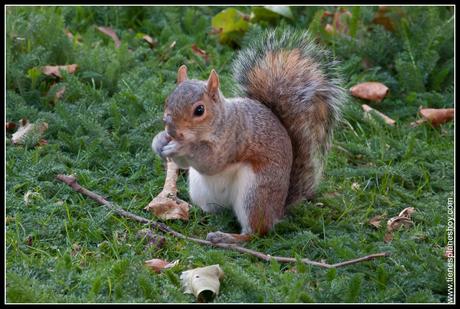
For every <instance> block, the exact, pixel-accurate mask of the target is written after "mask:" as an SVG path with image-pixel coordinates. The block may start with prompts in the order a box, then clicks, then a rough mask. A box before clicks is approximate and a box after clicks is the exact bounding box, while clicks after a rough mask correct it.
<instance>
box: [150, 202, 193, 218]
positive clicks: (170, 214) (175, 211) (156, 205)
mask: <svg viewBox="0 0 460 309" xmlns="http://www.w3.org/2000/svg"><path fill="white" fill-rule="evenodd" d="M189 208H190V205H189V204H188V203H187V202H184V201H182V200H179V199H177V198H175V199H171V198H170V197H162V196H158V197H157V198H155V200H153V201H152V202H150V204H149V205H148V206H147V207H146V209H147V210H149V211H151V212H152V213H153V214H154V215H155V216H157V217H158V218H160V219H161V220H171V219H180V220H185V221H188V212H189Z"/></svg>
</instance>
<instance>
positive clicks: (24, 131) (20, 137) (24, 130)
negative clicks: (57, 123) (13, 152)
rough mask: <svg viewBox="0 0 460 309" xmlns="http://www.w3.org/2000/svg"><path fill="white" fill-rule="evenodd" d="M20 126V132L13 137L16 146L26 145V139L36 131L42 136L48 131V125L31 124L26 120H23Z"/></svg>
mask: <svg viewBox="0 0 460 309" xmlns="http://www.w3.org/2000/svg"><path fill="white" fill-rule="evenodd" d="M19 123H20V126H19V128H18V130H17V131H16V132H15V133H14V134H13V136H12V137H11V142H12V143H13V144H15V145H18V144H22V143H24V139H25V138H26V137H27V135H28V134H30V133H31V132H33V131H34V130H38V132H39V133H40V134H43V133H44V132H45V131H46V130H47V129H48V124H47V123H46V122H42V123H40V124H34V123H30V122H29V121H28V120H27V119H26V118H23V119H21V120H20V121H19Z"/></svg>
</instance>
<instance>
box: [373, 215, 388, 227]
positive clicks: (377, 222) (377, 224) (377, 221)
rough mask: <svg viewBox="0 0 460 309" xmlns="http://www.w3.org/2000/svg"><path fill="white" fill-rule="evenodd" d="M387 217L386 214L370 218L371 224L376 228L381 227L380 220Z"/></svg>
mask: <svg viewBox="0 0 460 309" xmlns="http://www.w3.org/2000/svg"><path fill="white" fill-rule="evenodd" d="M383 219H385V215H377V216H375V217H373V218H372V219H370V220H369V224H370V225H372V226H374V227H375V228H377V229H378V228H380V222H381V221H382V220H383Z"/></svg>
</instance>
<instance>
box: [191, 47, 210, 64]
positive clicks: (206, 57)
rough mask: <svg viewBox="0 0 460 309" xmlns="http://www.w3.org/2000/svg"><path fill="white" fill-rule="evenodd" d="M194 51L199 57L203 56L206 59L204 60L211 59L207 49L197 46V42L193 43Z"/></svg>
mask: <svg viewBox="0 0 460 309" xmlns="http://www.w3.org/2000/svg"><path fill="white" fill-rule="evenodd" d="M192 51H193V53H194V54H195V55H197V56H198V57H201V58H203V59H204V61H206V62H208V61H209V55H208V54H207V53H206V51H204V50H203V49H201V48H199V47H198V46H196V44H193V45H192Z"/></svg>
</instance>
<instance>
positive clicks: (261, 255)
mask: <svg viewBox="0 0 460 309" xmlns="http://www.w3.org/2000/svg"><path fill="white" fill-rule="evenodd" d="M56 179H58V180H60V181H62V182H63V183H65V184H66V185H68V186H69V187H71V188H72V189H73V190H74V191H76V192H79V193H81V194H83V195H86V196H88V197H89V198H91V199H93V200H95V201H96V202H98V203H99V204H101V205H103V206H105V207H107V208H108V209H110V210H111V211H113V212H114V213H115V214H117V215H119V216H121V217H125V218H129V219H131V220H134V221H137V222H139V223H143V224H149V225H150V226H151V227H153V228H157V229H159V230H160V231H162V232H165V233H169V234H171V235H173V236H174V237H177V238H182V239H185V240H189V241H193V242H197V243H199V244H202V245H208V246H213V247H218V248H223V249H230V250H235V251H238V252H241V253H246V254H249V255H252V256H255V257H257V258H259V259H262V260H264V261H270V260H271V259H273V260H275V261H277V262H279V263H295V262H297V259H295V258H291V257H283V256H271V255H269V254H265V253H262V252H258V251H255V250H251V249H248V248H244V247H241V246H238V245H235V244H226V243H212V242H210V241H208V240H204V239H199V238H194V237H189V236H185V235H184V234H181V233H179V232H176V231H174V230H173V229H171V228H170V227H169V226H167V225H166V224H164V223H161V222H158V221H153V220H148V219H146V218H144V217H141V216H138V215H135V214H133V213H130V212H128V211H126V210H123V209H121V208H120V207H118V206H116V205H115V204H113V203H111V202H109V201H107V200H106V199H105V198H103V197H102V196H100V195H98V194H96V193H94V192H92V191H89V190H88V189H86V188H83V187H82V186H81V185H80V184H79V183H78V182H77V180H76V179H75V177H73V176H66V175H62V174H60V175H57V176H56ZM389 255H390V254H389V253H388V252H382V253H376V254H371V255H367V256H363V257H360V258H357V259H352V260H348V261H344V262H340V263H335V264H328V263H324V262H318V261H312V260H310V259H300V262H302V263H304V264H309V265H313V266H319V267H323V268H339V267H343V266H348V265H352V264H356V263H359V262H363V261H368V260H372V259H375V258H379V257H385V256H389Z"/></svg>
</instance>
